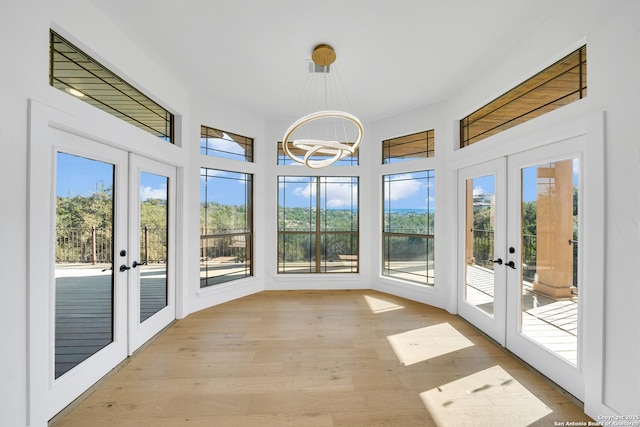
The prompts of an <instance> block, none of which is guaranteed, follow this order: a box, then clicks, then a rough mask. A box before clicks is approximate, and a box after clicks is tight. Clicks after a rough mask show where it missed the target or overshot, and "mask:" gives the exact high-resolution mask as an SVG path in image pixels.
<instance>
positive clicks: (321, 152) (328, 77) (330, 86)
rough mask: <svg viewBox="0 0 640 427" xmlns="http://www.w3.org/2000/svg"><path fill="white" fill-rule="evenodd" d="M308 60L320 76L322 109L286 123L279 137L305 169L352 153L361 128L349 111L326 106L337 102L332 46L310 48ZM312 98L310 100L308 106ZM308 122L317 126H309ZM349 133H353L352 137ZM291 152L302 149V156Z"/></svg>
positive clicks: (286, 151)
mask: <svg viewBox="0 0 640 427" xmlns="http://www.w3.org/2000/svg"><path fill="white" fill-rule="evenodd" d="M311 59H312V60H313V65H312V66H313V70H314V71H315V72H317V73H320V74H322V75H323V77H324V81H323V84H321V85H320V86H323V87H321V88H320V91H317V92H321V94H322V95H321V96H320V97H322V98H324V104H323V107H324V108H323V109H322V110H319V111H314V112H312V113H310V114H307V115H305V116H303V117H301V118H299V119H298V120H296V121H295V122H294V123H293V124H292V125H291V126H289V128H288V129H287V131H286V132H285V133H284V137H283V139H282V149H283V150H284V152H285V154H286V155H287V156H289V158H291V159H292V160H293V161H295V162H297V163H300V164H303V165H305V166H307V167H308V168H312V169H319V168H323V167H325V166H329V165H332V164H333V163H335V162H337V161H338V160H340V159H343V158H344V157H347V156H351V155H354V154H355V153H356V152H357V151H358V147H359V146H360V143H361V142H362V137H363V136H364V127H363V126H362V123H361V122H360V120H359V119H358V118H357V117H356V116H354V115H353V114H351V113H347V112H345V111H342V110H341V109H338V107H337V106H334V105H330V104H338V103H339V102H340V101H341V100H340V96H339V86H338V85H337V82H336V79H335V78H334V77H333V74H331V72H330V65H331V64H333V63H334V62H335V60H336V53H335V51H334V50H333V48H332V47H331V46H329V45H326V44H321V45H318V46H316V47H315V48H314V50H313V53H312V55H311ZM316 87H317V85H316ZM343 92H344V89H343ZM314 97H316V95H315V94H314ZM344 98H346V94H345V95H344ZM315 101H316V100H312V108H313V104H314V103H315ZM312 122H316V123H315V124H317V125H319V126H311V123H312ZM349 128H351V129H349ZM354 130H355V132H353V131H354ZM349 131H350V132H349ZM353 134H357V136H355V138H353ZM350 140H351V141H350ZM294 152H296V153H303V152H304V157H300V156H297V155H295V154H294Z"/></svg>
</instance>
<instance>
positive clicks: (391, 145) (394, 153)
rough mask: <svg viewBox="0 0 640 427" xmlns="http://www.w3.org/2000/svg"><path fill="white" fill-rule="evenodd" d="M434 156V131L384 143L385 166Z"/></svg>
mask: <svg viewBox="0 0 640 427" xmlns="http://www.w3.org/2000/svg"><path fill="white" fill-rule="evenodd" d="M434 154H435V140H434V131H433V129H432V130H427V131H424V132H418V133H413V134H411V135H405V136H399V137H397V138H391V139H386V140H384V141H382V163H383V164H388V163H397V162H404V161H407V160H416V159H424V158H427V157H433V156H434Z"/></svg>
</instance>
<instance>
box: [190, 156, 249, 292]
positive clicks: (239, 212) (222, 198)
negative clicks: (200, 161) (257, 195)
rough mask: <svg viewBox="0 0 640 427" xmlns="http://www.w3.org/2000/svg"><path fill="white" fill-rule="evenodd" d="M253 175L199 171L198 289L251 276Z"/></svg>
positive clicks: (211, 170)
mask: <svg viewBox="0 0 640 427" xmlns="http://www.w3.org/2000/svg"><path fill="white" fill-rule="evenodd" d="M252 199H253V175H251V174H244V173H239V172H228V171H222V170H217V169H207V168H202V169H201V180H200V287H205V286H210V285H215V284H218V283H223V282H229V281H231V280H236V279H241V278H244V277H248V276H251V275H252V274H253V273H252V267H251V266H252V263H251V257H252V254H253V250H252V247H253V246H252V227H253V225H252V223H253V221H252V215H253V213H252Z"/></svg>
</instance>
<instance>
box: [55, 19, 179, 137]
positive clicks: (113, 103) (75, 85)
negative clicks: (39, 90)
mask: <svg viewBox="0 0 640 427" xmlns="http://www.w3.org/2000/svg"><path fill="white" fill-rule="evenodd" d="M49 34H50V39H49V47H50V49H49V56H50V57H49V84H50V85H51V86H53V87H55V88H57V89H60V90H62V91H65V92H67V93H69V94H70V95H73V96H75V97H76V98H78V99H81V100H82V101H84V102H86V103H88V104H90V105H93V106H94V107H96V108H99V109H100V110H102V111H105V112H107V113H109V114H111V115H112V116H115V117H118V118H119V119H121V120H124V121H125V122H127V123H129V124H132V125H133V126H136V127H138V128H140V129H142V130H144V131H146V132H149V133H151V134H152V135H154V136H157V137H158V138H160V139H162V140H164V141H166V142H170V143H172V144H175V126H174V120H175V118H174V115H173V114H172V113H170V112H169V111H167V110H166V109H165V108H163V107H161V106H160V105H158V104H157V103H156V102H154V101H153V100H151V99H150V98H149V97H148V96H146V95H145V94H143V93H142V92H140V91H139V90H138V89H136V88H134V87H133V86H132V85H130V84H129V83H127V82H126V81H124V80H123V79H122V78H121V77H119V76H118V75H116V74H115V73H113V72H112V71H110V70H109V69H108V68H107V67H105V66H104V65H102V64H100V63H99V62H98V61H96V60H95V59H93V58H92V57H91V56H89V55H87V54H86V53H84V52H83V51H82V50H80V49H79V48H78V47H76V46H75V45H73V44H72V43H71V42H69V41H68V40H66V39H64V38H63V37H61V36H60V35H59V34H57V33H55V32H54V31H50V32H49Z"/></svg>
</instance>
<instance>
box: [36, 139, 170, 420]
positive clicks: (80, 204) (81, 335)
mask: <svg viewBox="0 0 640 427" xmlns="http://www.w3.org/2000/svg"><path fill="white" fill-rule="evenodd" d="M47 137H48V138H47V141H48V143H49V144H50V145H49V148H50V151H49V152H48V154H43V155H42V161H44V162H45V163H46V160H47V156H49V157H48V160H49V161H50V166H49V167H50V168H51V177H52V180H51V181H52V183H51V186H50V188H49V189H48V190H41V191H42V195H43V196H44V197H43V198H48V200H49V201H50V202H49V203H50V206H51V210H50V213H49V214H48V216H49V218H50V219H49V220H48V224H49V225H50V226H49V230H50V231H49V233H48V235H50V236H52V238H51V240H50V246H49V247H50V250H49V251H48V252H46V253H48V254H49V255H48V256H46V258H48V260H47V259H42V262H43V265H47V264H48V263H50V265H51V267H50V270H49V271H50V272H51V273H50V275H49V277H50V279H49V280H47V279H45V276H44V275H43V276H42V278H43V279H44V281H45V282H46V283H48V286H43V287H42V288H41V289H40V292H43V293H44V294H46V298H45V299H42V301H43V304H42V305H41V307H43V308H44V307H46V311H47V312H48V314H47V315H46V316H45V315H43V316H42V318H40V317H37V318H36V319H37V321H38V322H42V323H41V325H42V327H43V328H45V329H46V330H47V333H46V334H47V336H48V339H47V340H46V343H42V344H40V341H38V344H37V345H38V346H39V349H40V350H42V353H43V354H46V355H47V356H46V359H47V366H48V369H47V372H46V373H45V372H44V371H43V372H42V374H43V375H46V376H47V377H48V381H47V382H48V387H47V391H46V392H44V395H46V398H45V399H44V400H46V402H47V408H46V415H47V417H49V418H50V417H52V416H53V415H55V414H56V413H57V412H59V411H60V410H61V409H63V408H64V407H65V406H66V405H68V404H69V403H70V402H71V401H73V399H75V398H76V397H78V396H79V395H80V394H81V393H83V392H84V391H85V390H87V389H88V388H89V387H90V386H91V385H92V384H94V383H95V382H96V381H98V380H99V379H100V378H101V377H102V376H104V375H105V374H106V373H108V372H109V371H110V370H111V369H113V368H114V367H115V366H116V365H117V364H118V363H120V362H121V361H122V360H124V359H125V358H126V357H127V356H128V355H130V354H132V353H133V352H134V351H135V350H136V349H137V348H139V347H140V346H141V345H142V344H144V343H145V342H146V341H148V340H149V338H151V337H152V336H153V335H155V334H156V333H158V332H159V331H160V330H161V329H162V328H164V327H165V326H166V325H168V324H169V323H170V322H171V321H172V320H173V319H174V318H175V279H174V277H175V273H174V271H175V269H174V259H175V253H174V249H173V248H174V242H175V235H174V230H175V226H174V221H175V207H174V203H175V183H176V171H175V167H173V166H169V165H166V164H162V163H159V162H157V161H153V160H151V159H148V158H144V157H141V156H138V155H135V154H132V153H129V152H127V151H125V150H122V149H119V148H114V147H113V146H110V145H106V144H103V143H100V142H96V141H95V140H94V139H92V138H88V137H85V136H84V135H83V134H80V133H74V132H73V131H69V130H67V129H59V128H55V127H49V128H48V135H47ZM45 163H43V165H44V164H45ZM43 187H47V185H44V186H43ZM39 191H40V190H39ZM40 215H47V212H46V211H45V212H42V213H40ZM43 243H44V242H43ZM43 253H45V252H43ZM47 261H48V262H47ZM45 270H46V269H45ZM42 285H45V283H43V284H42ZM44 301H46V302H44ZM33 304H34V306H38V302H37V301H34V303H33ZM41 319H42V320H41ZM46 319H48V321H46ZM34 334H35V332H34ZM34 357H40V356H34Z"/></svg>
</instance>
